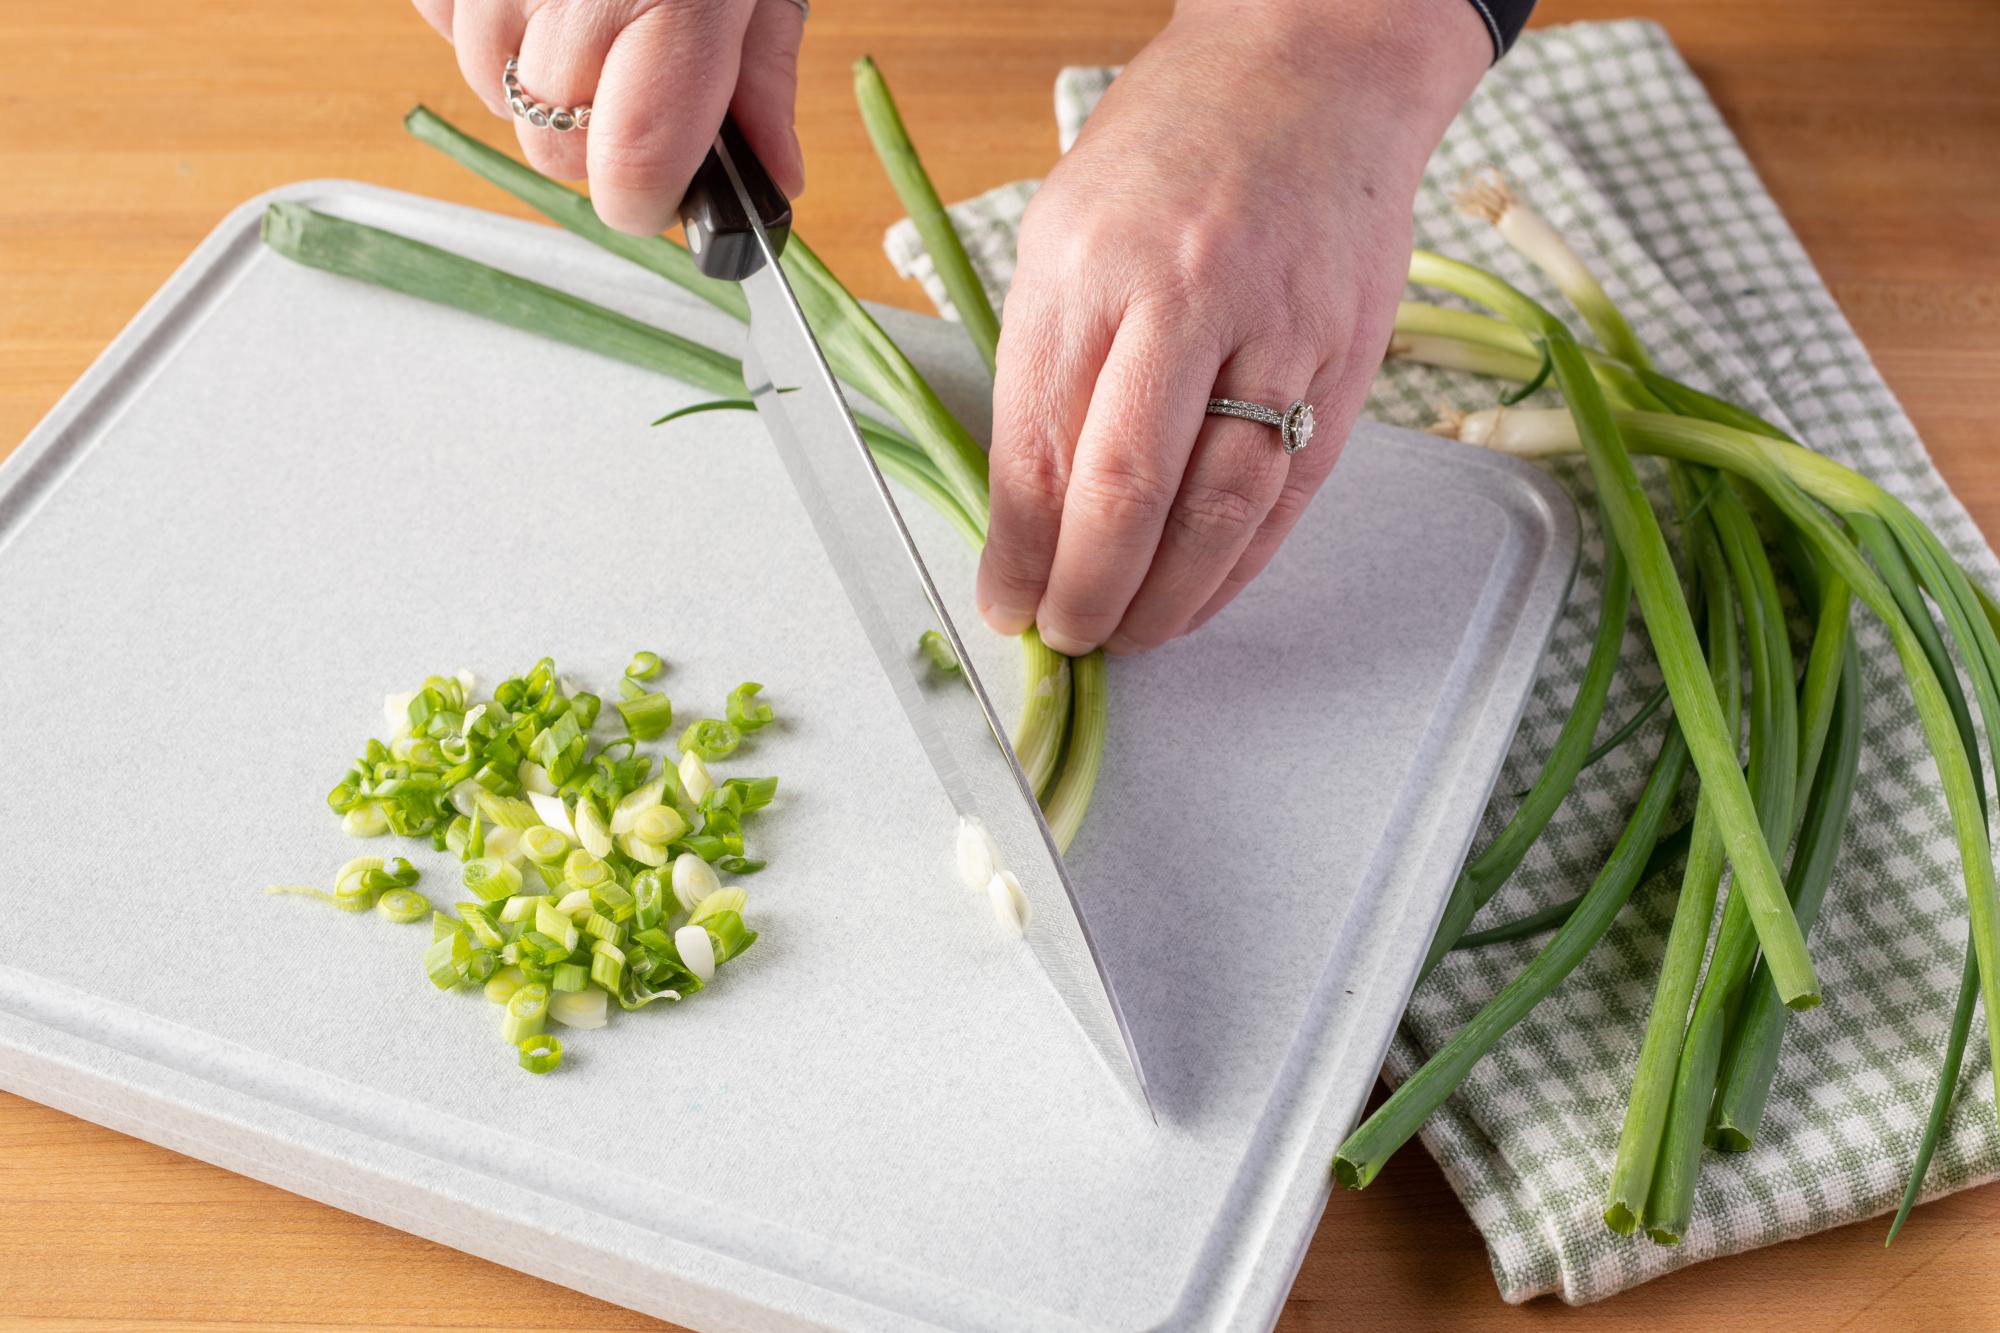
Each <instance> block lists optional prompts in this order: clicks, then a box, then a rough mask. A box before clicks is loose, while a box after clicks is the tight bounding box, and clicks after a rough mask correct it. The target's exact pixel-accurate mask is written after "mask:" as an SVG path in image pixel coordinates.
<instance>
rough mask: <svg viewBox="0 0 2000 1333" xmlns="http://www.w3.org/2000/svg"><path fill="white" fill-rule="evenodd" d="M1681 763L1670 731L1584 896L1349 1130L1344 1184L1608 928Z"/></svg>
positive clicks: (1413, 1123)
mask: <svg viewBox="0 0 2000 1333" xmlns="http://www.w3.org/2000/svg"><path fill="white" fill-rule="evenodd" d="M1687 766H1688V748H1687V743H1686V741H1685V740H1684V739H1683V737H1682V734H1681V732H1680V731H1679V730H1678V729H1676V730H1673V731H1670V732H1668V733H1667V737H1666V739H1665V741H1664V742H1663V743H1662V744H1661V747H1660V752H1659V756H1658V758H1656V759H1655V760H1654V762H1653V771H1652V775H1651V776H1650V777H1649V778H1648V779H1647V781H1646V788H1645V790H1644V792H1642V793H1641V794H1640V797H1639V803H1638V805H1637V806H1636V807H1635V808H1634V810H1633V812H1632V816H1631V818H1630V819H1629V820H1628V821H1627V822H1626V825H1625V832H1624V833H1623V834H1622V835H1621V836H1620V837H1619V839H1618V845H1617V846H1616V847H1615V848H1613V849H1612V852H1611V856H1610V858H1609V859H1608V860H1607V861H1606V862H1605V864H1604V869H1603V870H1601V871H1600V872H1599V873H1598V876H1597V879H1596V881H1595V882H1594V883H1593V884H1592V885H1591V889H1590V892H1589V894H1587V895H1586V896H1585V898H1584V901H1583V902H1582V903H1580V904H1579V905H1578V907H1577V910H1576V911H1575V913H1574V914H1573V915H1571V917H1570V918H1569V920H1567V921H1565V922H1564V923H1563V926H1562V929H1560V930H1558V931H1557V932H1556V935H1555V938H1554V939H1552V940H1550V941H1549V942H1548V943H1547V944H1546V945H1544V946H1543V947H1542V950H1541V952H1540V953H1538V954H1536V955H1535V959H1534V961H1533V962H1531V963H1529V964H1528V966H1527V968H1526V969H1525V970H1524V971H1523V972H1522V973H1521V974H1520V975H1519V976H1517V977H1516V978H1514V980H1513V981H1511V982H1509V983H1508V984H1507V986H1506V987H1505V988H1503V989H1502V990H1501V992H1500V993H1499V994H1498V995H1496V996H1494V997H1493V999H1492V1000H1491V1001H1489V1002H1488V1003H1487V1005H1486V1007H1485V1008H1483V1009H1481V1010H1480V1011H1479V1012H1478V1013H1477V1014H1475V1015H1473V1017H1472V1018H1471V1019H1470V1020H1469V1021H1468V1022H1467V1023H1466V1024H1465V1026H1464V1027H1462V1028H1460V1029H1459V1030H1458V1032H1457V1034H1456V1035H1454V1036H1453V1037H1452V1039H1451V1040H1450V1041H1448V1042H1446V1043H1445V1044H1444V1045H1443V1046H1442V1047H1440V1048H1439V1049H1438V1051H1437V1053H1436V1054H1435V1055H1433V1056H1432V1057H1431V1058H1430V1059H1429V1060H1427V1061H1426V1062H1425V1063H1424V1066H1423V1068H1421V1069H1419V1070H1418V1071H1417V1072H1416V1073H1415V1074H1413V1075H1411V1076H1410V1077H1409V1078H1408V1079H1405V1080H1404V1081H1403V1084H1402V1085H1401V1086H1400V1087H1398V1088H1397V1089H1396V1091H1395V1092H1394V1093H1393V1094H1392V1095H1391V1096H1390V1097H1389V1100H1388V1101H1386V1102H1384V1103H1382V1105H1381V1106H1379V1107H1377V1108H1376V1110H1375V1113H1374V1114H1373V1115H1371V1116H1369V1117H1368V1118H1367V1119H1366V1120H1365V1121H1363V1122H1362V1123H1361V1126H1360V1127H1359V1128H1358V1129H1356V1130H1355V1131H1354V1132H1353V1133H1352V1134H1350V1135H1348V1136H1347V1141H1346V1142H1344V1143H1342V1144H1341V1145H1340V1150H1339V1153H1338V1154H1337V1155H1336V1156H1335V1157H1334V1159H1333V1170H1334V1176H1335V1178H1336V1179H1337V1180H1338V1181H1339V1182H1340V1183H1341V1184H1342V1185H1345V1186H1346V1187H1347V1188H1349V1189H1360V1188H1362V1187H1363V1186H1365V1185H1367V1184H1368V1182H1370V1181H1371V1180H1373V1179H1374V1178H1375V1176H1376V1175H1377V1173H1379V1172H1380V1171H1381V1169H1382V1167H1383V1165H1384V1164H1385V1163H1387V1162H1388V1160H1389V1158H1390V1156H1391V1155H1393V1154H1394V1153H1395V1151H1396V1150H1397V1149H1398V1148H1400V1147H1402V1146H1403V1145H1404V1144H1405V1143H1407V1142H1409V1140H1410V1138H1411V1136H1412V1135H1414V1134H1415V1133H1416V1132H1417V1129H1418V1127H1419V1126H1421V1125H1422V1124H1423V1122H1424V1121H1425V1120H1427V1119H1429V1118H1430V1115H1431V1112H1433V1111H1435V1110H1436V1109H1437V1108H1438V1107H1439V1106H1442V1105H1443V1104H1444V1100H1445V1098H1446V1097H1449V1096H1450V1095H1451V1092H1452V1090H1453V1089H1454V1088H1456V1087H1457V1086H1458V1084H1459V1083H1460V1082H1461V1081H1462V1080H1463V1079H1464V1078H1465V1075H1466V1073H1467V1072H1468V1071H1470V1070H1471V1068H1472V1066H1473V1065H1474V1064H1476V1063H1477V1062H1478V1061H1479V1058H1480V1057H1481V1056H1483V1055H1485V1054H1486V1052H1487V1051H1489V1050H1491V1049H1492V1048H1493V1044H1494V1043H1495V1042H1497V1041H1499V1040H1500V1038H1501V1037H1502V1036H1504V1035H1505V1034H1506V1033H1507V1031H1508V1029H1510V1028H1512V1027H1513V1026H1514V1024H1516V1023H1518V1022H1520V1021H1521V1019H1522V1017H1523V1016H1525V1015H1526V1014H1527V1012H1528V1010H1530V1009H1532V1008H1533V1007H1534V1006H1535V1005H1536V1004H1537V1003H1539V1002H1540V1001H1541V1000H1542V998H1543V997H1544V996H1546V995H1547V994H1548V993H1549V992H1550V991H1552V990H1554V989H1555V988H1556V986H1557V985H1558V984H1560V983H1561V981H1562V980H1563V978H1564V977H1566V976H1568V975H1569V974H1570V972H1571V971H1573V970H1574V969H1575V967H1576V965H1577V964H1578V963H1580V962H1582V961H1583V958H1584V955H1585V954H1587V953H1589V951H1590V949H1591V946H1593V945H1595V944H1596V943H1597V941H1598V940H1599V938H1601V937H1602V936H1603V934H1604V932H1605V931H1606V930H1608V929H1610V927H1611V922H1612V921H1613V919H1615V918H1616V916H1617V915H1618V909H1619V908H1621V907H1623V906H1624V905H1625V900H1626V899H1627V898H1628V897H1630V896H1631V894H1632V890H1633V888H1635V887H1636V886H1637V884H1638V882H1639V875H1640V873H1641V871H1642V870H1643V869H1644V868H1645V865H1646V862H1647V861H1648V859H1649V858H1650V856H1651V854H1652V850H1653V845H1654V844H1655V843H1656V842H1657V841H1658V840H1659V830H1660V826H1661V824H1662V823H1663V822H1664V820H1665V819H1666V817H1667V813H1668V811H1669V810H1670V809H1671V808H1672V806H1673V802H1674V797H1675V795H1676V794H1677V793H1678V792H1679V791H1680V786H1681V778H1682V777H1683V775H1684V774H1685V773H1686V771H1687Z"/></svg>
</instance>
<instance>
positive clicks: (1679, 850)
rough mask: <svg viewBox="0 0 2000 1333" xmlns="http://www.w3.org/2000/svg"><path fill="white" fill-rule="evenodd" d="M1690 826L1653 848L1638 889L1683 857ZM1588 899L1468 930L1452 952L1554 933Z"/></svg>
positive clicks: (1580, 896) (1570, 900)
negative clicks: (1549, 932) (1480, 928)
mask: <svg viewBox="0 0 2000 1333" xmlns="http://www.w3.org/2000/svg"><path fill="white" fill-rule="evenodd" d="M1693 829H1694V825H1693V823H1692V822H1690V823H1686V824H1682V825H1681V826H1680V827H1679V828H1677V829H1675V830H1674V831H1673V832H1672V833H1669V834H1667V835H1666V836H1665V837H1663V838H1661V839H1660V840H1659V841H1658V842H1656V843H1654V844H1653V854H1652V855H1651V856H1649V857H1647V858H1646V866H1645V868H1644V869H1643V870H1641V871H1640V872H1639V884H1640V886H1641V887H1643V886H1645V885H1647V884H1650V883H1652V882H1653V880H1654V879H1656V878H1657V877H1658V876H1660V875H1661V874H1663V873H1665V872H1666V871H1667V870H1668V869H1670V868H1671V867H1672V866H1673V864H1674V862H1676V861H1678V860H1680V859H1681V858H1682V857H1683V856H1686V855H1687V850H1688V841H1689V835H1690V834H1691V833H1692V832H1693ZM1588 896H1589V891H1588V890H1585V891H1584V892H1583V893H1579V894H1577V895H1576V896H1575V897H1574V898H1565V899H1563V900H1562V901H1561V902H1556V903H1550V904H1549V905H1548V906H1547V907H1538V908H1536V909H1535V910H1534V911H1532V912H1526V913H1523V914H1522V915H1520V916H1517V917H1514V918H1512V919H1511V920H1507V921H1502V922H1501V923H1500V924H1499V925H1497V926H1487V927H1486V928H1484V929H1483V930H1468V931H1467V932H1466V933H1465V934H1463V935H1461V936H1459V937H1458V943H1457V944H1454V945H1453V946H1452V950H1453V952H1457V951H1458V950H1461V949H1483V948H1485V947H1486V946H1487V945H1489V944H1511V943H1513V942H1514V941H1515V940H1525V939H1528V938H1530V937H1532V936H1535V935H1540V934H1543V933H1545V932H1547V931H1551V930H1554V929H1556V928H1557V927H1558V926H1560V925H1562V923H1563V922H1565V921H1567V920H1569V919H1570V917H1571V916H1573V915H1575V913H1576V909H1577V908H1578V907H1579V906H1581V905H1582V904H1583V900H1584V899H1585V898H1586V897H1588Z"/></svg>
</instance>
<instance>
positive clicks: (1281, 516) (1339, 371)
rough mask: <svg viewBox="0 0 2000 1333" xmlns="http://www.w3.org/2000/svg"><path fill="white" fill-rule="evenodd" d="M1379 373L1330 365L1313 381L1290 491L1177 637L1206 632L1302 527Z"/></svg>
mask: <svg viewBox="0 0 2000 1333" xmlns="http://www.w3.org/2000/svg"><path fill="white" fill-rule="evenodd" d="M1372 371H1373V365H1372V364H1370V365H1368V366H1366V367H1365V368H1364V369H1361V370H1359V371H1357V370H1355V369H1354V368H1353V367H1352V366H1347V367H1342V366H1338V365H1328V366H1324V367H1322V368H1321V369H1320V372H1319V374H1318V375H1317V376H1315V377H1314V379H1313V385H1312V388H1311V389H1309V390H1307V392H1306V395H1305V398H1306V401H1307V402H1309V403H1312V404H1313V405H1314V408H1315V415H1316V416H1317V418H1318V422H1317V428H1316V429H1315V431H1314V434H1313V442H1312V443H1311V444H1310V445H1308V446H1307V447H1306V448H1304V449H1301V450H1299V452H1297V453H1295V454H1293V455H1292V458H1291V466H1290V468H1289V469H1288V470H1287V472H1286V474H1285V483H1284V486H1283V487H1282V488H1281V489H1280V490H1279V492H1278V498H1277V500H1276V501H1275V502H1273V504H1272V505H1271V510H1270V512H1269V513H1267V514H1266V515H1265V516H1264V521H1263V523H1262V524H1260V525H1259V526H1258V528H1257V532H1256V535H1255V536H1253V537H1252V538H1251V539H1250V541H1249V544H1248V545H1246V546H1245V547H1244V549H1243V553H1242V554H1241V555H1240V556H1238V557H1237V559H1236V564H1235V565H1234V567H1232V568H1231V569H1230V571H1229V573H1228V574H1227V575H1226V576H1224V578H1223V580H1222V582H1221V584H1220V585H1218V586H1217V587H1216V589H1215V591H1214V592H1212V593H1210V594H1209V596H1208V599H1207V601H1205V602H1204V603H1203V604H1202V606H1201V609H1200V610H1198V611H1196V612H1195V613H1194V615H1193V616H1191V617H1190V618H1189V619H1188V621H1187V623H1186V625H1185V626H1184V627H1183V628H1182V629H1180V630H1177V631H1176V633H1188V632H1190V631H1193V630H1197V629H1200V628H1201V627H1202V626H1203V625H1205V624H1207V623H1208V622H1209V621H1210V620H1212V619H1214V618H1215V616H1216V614H1217V613H1218V612H1220V611H1221V610H1222V608H1223V607H1225V606H1228V605H1229V603H1230V602H1232V601H1234V600H1235V599H1236V595H1237V594H1238V593H1240V592H1242V591H1243V590H1244V589H1245V588H1247V587H1249V586H1250V584H1251V583H1252V582H1253V581H1254V580H1255V579H1256V577H1257V576H1258V575H1259V574H1261V573H1263V572H1264V567H1265V566H1266V565H1268V564H1270V563H1271V559H1272V557H1273V556H1275V555H1277V553H1278V548H1279V547H1280V546H1282V545H1284V542H1285V538H1286V537H1288V536H1290V535H1291V531H1292V529H1293V528H1294V527H1296V526H1297V525H1298V521H1299V519H1300V518H1301V517H1302V516H1303V515H1304V514H1305V512H1306V506H1307V505H1308V504H1310V503H1311V502H1312V498H1313V496H1314V495H1316V494H1318V493H1319V488H1320V485H1321V484H1322V483H1323V482H1325V481H1326V479H1327V476H1328V474H1330V473H1331V472H1332V471H1333V466H1334V464H1335V463H1336V462H1338V461H1339V459H1340V450H1341V446H1342V445H1344V444H1346V443H1347V432H1348V431H1349V429H1351V428H1352V427H1353V425H1354V419H1355V417H1356V416H1358V415H1360V412H1361V404H1362V401H1363V399H1365V398H1366V397H1367V392H1368V382H1369V379H1370V376H1371V374H1372Z"/></svg>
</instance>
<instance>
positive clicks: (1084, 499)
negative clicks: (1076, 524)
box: [1068, 463, 1173, 531]
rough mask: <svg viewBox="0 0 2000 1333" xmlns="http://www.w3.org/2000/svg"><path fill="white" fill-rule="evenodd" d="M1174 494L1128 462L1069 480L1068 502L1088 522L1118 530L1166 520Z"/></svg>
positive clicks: (1152, 525)
mask: <svg viewBox="0 0 2000 1333" xmlns="http://www.w3.org/2000/svg"><path fill="white" fill-rule="evenodd" d="M1172 501H1173V493H1172V492H1171V491H1170V490H1169V489H1168V487H1167V486H1166V485H1165V484H1164V483H1163V482H1161V481H1160V480H1159V478H1157V477H1155V476H1153V475H1152V474H1151V473H1148V472H1145V471H1143V470H1141V469H1139V468H1136V467H1133V466H1131V465H1130V464H1127V463H1115V464H1111V465H1109V466H1104V467H1098V468H1093V469H1091V470H1090V471H1088V472H1084V473H1079V474H1078V475H1077V476H1076V477H1074V478H1073V479H1072V480H1071V481H1070V488H1069V494H1068V503H1069V505H1071V506H1072V507H1074V508H1075V509H1076V510H1077V511H1078V512H1079V514H1080V516H1081V517H1082V518H1083V519H1084V520H1085V521H1087V522H1089V523H1091V524H1093V525H1094V526H1097V527H1100V528H1109V529H1113V530H1117V531H1131V530H1133V529H1144V530H1151V529H1153V528H1156V527H1157V526H1158V525H1159V524H1160V523H1162V522H1163V521H1164V520H1165V519H1166V515H1167V510H1168V507H1169V505H1170V504H1171V503H1172Z"/></svg>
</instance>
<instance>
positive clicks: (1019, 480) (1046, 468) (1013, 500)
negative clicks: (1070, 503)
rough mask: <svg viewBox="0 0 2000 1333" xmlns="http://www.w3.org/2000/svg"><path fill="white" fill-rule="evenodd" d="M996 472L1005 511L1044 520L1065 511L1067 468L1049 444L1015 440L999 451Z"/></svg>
mask: <svg viewBox="0 0 2000 1333" xmlns="http://www.w3.org/2000/svg"><path fill="white" fill-rule="evenodd" d="M993 471H994V473H995V476H994V485H995V489H996V490H999V491H1000V492H1002V499H1003V501H1004V505H1005V507H1006V508H1008V509H1010V510H1017V511H1019V512H1021V513H1023V514H1025V515H1027V516H1030V517H1034V518H1043V519H1047V518H1052V517H1054V516H1055V514H1056V513H1058V512H1059V511H1060V510H1061V509H1062V504H1063V493H1064V491H1065V490H1066V489H1067V488H1068V477H1067V475H1066V473H1067V469H1066V468H1065V467H1064V466H1063V464H1062V460H1061V458H1060V456H1059V455H1058V454H1057V452H1056V451H1055V450H1054V449H1052V448H1050V447H1049V446H1048V445H1047V444H1046V443H1044V442H1042V441H1039V440H1037V441H1033V442H1021V441H1016V442H1013V443H1011V444H1009V445H1008V446H1006V447H1004V448H1001V449H996V450H995V451H994V458H993Z"/></svg>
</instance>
